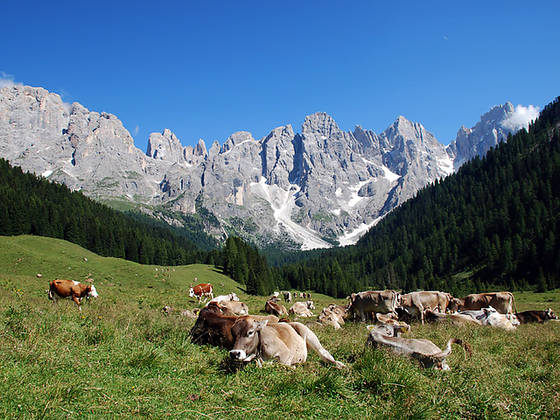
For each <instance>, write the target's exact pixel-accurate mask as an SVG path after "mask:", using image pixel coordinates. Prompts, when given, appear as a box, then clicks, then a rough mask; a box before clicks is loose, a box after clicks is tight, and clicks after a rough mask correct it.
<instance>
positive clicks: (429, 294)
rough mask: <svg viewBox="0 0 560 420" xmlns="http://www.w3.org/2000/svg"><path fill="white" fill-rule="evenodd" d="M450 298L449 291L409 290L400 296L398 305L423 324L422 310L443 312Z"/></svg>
mask: <svg viewBox="0 0 560 420" xmlns="http://www.w3.org/2000/svg"><path fill="white" fill-rule="evenodd" d="M450 300H451V295H450V294H449V293H444V292H434V291H420V292H411V293H407V294H405V295H401V296H400V298H399V307H400V308H401V309H402V311H404V313H406V314H407V315H408V316H411V317H413V318H415V317H418V318H420V320H421V321H422V324H423V323H424V311H425V310H426V309H431V310H432V311H434V310H438V311H439V312H445V310H446V309H447V305H448V304H449V301H450Z"/></svg>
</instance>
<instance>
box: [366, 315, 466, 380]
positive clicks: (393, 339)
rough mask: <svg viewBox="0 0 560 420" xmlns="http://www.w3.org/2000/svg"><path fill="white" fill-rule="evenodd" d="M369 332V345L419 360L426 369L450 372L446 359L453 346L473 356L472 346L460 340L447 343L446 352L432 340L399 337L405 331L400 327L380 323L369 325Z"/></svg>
mask: <svg viewBox="0 0 560 420" xmlns="http://www.w3.org/2000/svg"><path fill="white" fill-rule="evenodd" d="M368 330H369V331H370V333H369V336H368V340H367V345H371V346H374V347H376V346H379V345H381V346H385V347H388V348H389V349H390V350H391V351H392V352H393V353H396V354H402V355H405V356H409V357H412V358H414V359H416V360H418V361H419V362H420V364H421V365H422V366H423V367H425V368H434V369H442V370H449V365H448V364H447V362H446V361H445V359H446V358H447V356H449V354H450V353H451V344H460V345H462V346H463V347H464V349H465V351H466V352H467V354H469V355H470V354H471V350H470V346H469V345H468V344H467V343H464V342H463V341H462V340H460V339H458V338H451V339H450V340H449V341H448V342H447V346H446V348H445V350H443V351H442V350H441V349H440V348H439V347H438V346H436V345H435V344H434V343H432V342H431V341H430V340H426V339H422V338H403V337H399V333H400V332H403V330H405V329H404V327H402V326H400V325H388V324H384V323H379V324H377V325H368Z"/></svg>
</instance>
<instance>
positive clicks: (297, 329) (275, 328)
mask: <svg viewBox="0 0 560 420" xmlns="http://www.w3.org/2000/svg"><path fill="white" fill-rule="evenodd" d="M231 332H232V335H233V337H235V344H234V345H233V349H232V350H231V351H230V352H229V353H230V356H231V357H232V359H233V360H235V361H240V362H250V361H252V360H256V362H257V364H258V365H259V366H262V362H263V361H264V360H277V361H278V362H279V363H281V364H283V365H286V366H293V365H295V364H298V363H304V362H305V361H306V360H307V352H308V350H309V349H313V350H315V351H316V352H317V353H318V354H319V357H321V359H322V360H324V361H325V362H328V363H332V364H333V365H334V366H335V367H336V368H338V369H341V368H344V367H346V366H345V365H344V364H343V363H342V362H339V361H337V360H335V359H334V357H333V356H332V355H331V354H330V353H329V352H328V351H327V350H326V349H325V348H324V347H323V346H322V345H321V343H320V342H319V339H318V338H317V336H316V335H315V333H314V332H313V331H311V330H310V329H309V328H308V327H306V326H305V325H303V324H301V323H299V322H280V323H277V324H269V323H268V321H266V320H262V321H259V320H256V319H251V318H250V317H241V318H239V320H237V321H236V322H235V324H234V325H233V328H232V330H231Z"/></svg>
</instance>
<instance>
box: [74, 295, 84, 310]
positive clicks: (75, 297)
mask: <svg viewBox="0 0 560 420" xmlns="http://www.w3.org/2000/svg"><path fill="white" fill-rule="evenodd" d="M72 300H73V301H74V303H75V304H76V305H78V309H79V310H80V311H81V310H82V307H81V306H80V298H78V296H72Z"/></svg>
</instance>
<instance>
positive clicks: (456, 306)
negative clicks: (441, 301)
mask: <svg viewBox="0 0 560 420" xmlns="http://www.w3.org/2000/svg"><path fill="white" fill-rule="evenodd" d="M490 306H491V307H493V308H494V309H496V310H497V311H498V312H499V313H501V314H508V315H513V312H514V311H513V309H514V306H515V298H514V297H513V294H512V293H511V292H492V293H473V294H471V295H468V296H465V297H464V298H462V299H458V298H454V299H451V302H449V306H448V308H449V310H450V311H451V312H456V311H476V310H479V309H482V308H488V307H490ZM516 312H517V311H516Z"/></svg>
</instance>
